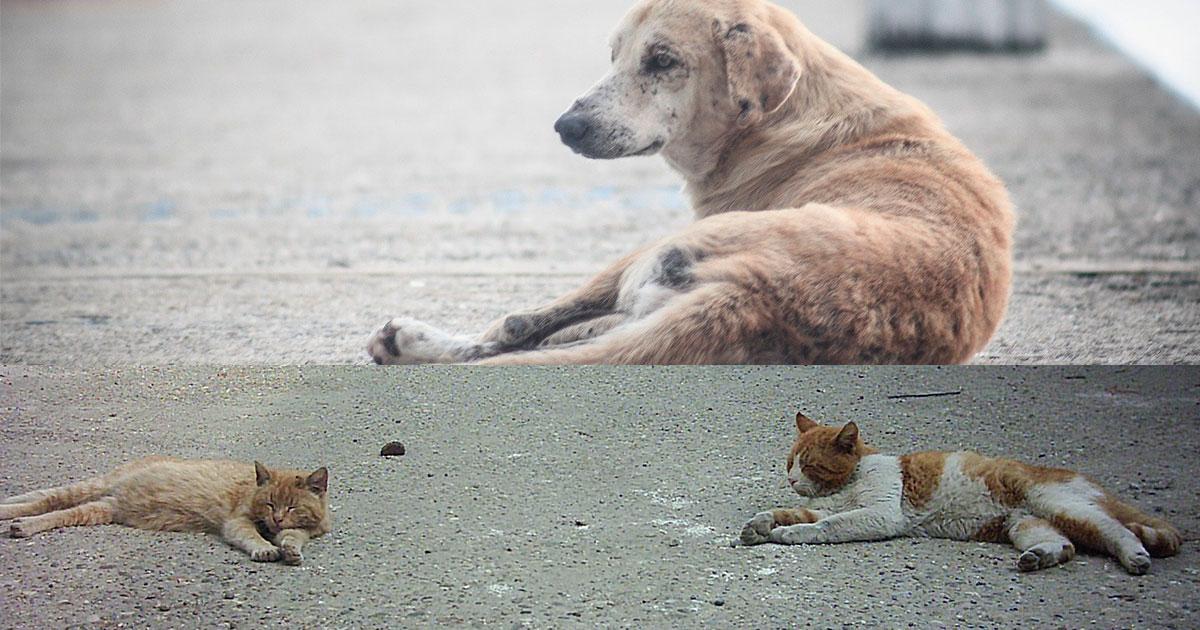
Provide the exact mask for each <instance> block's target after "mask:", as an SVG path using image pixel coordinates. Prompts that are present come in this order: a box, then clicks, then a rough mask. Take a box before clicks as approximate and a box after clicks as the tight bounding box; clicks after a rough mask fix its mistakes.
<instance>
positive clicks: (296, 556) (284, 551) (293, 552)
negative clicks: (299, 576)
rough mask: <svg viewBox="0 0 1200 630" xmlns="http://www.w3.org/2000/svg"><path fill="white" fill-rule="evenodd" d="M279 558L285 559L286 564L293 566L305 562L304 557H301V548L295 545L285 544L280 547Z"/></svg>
mask: <svg viewBox="0 0 1200 630" xmlns="http://www.w3.org/2000/svg"><path fill="white" fill-rule="evenodd" d="M279 556H280V558H282V559H283V563H284V564H290V565H292V566H296V565H299V564H300V563H301V562H303V561H304V557H303V556H301V555H300V547H299V546H297V545H296V544H294V543H283V544H282V545H280V547H279Z"/></svg>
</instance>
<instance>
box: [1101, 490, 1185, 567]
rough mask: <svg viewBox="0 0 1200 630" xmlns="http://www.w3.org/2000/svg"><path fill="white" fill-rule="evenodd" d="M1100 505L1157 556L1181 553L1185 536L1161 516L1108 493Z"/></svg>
mask: <svg viewBox="0 0 1200 630" xmlns="http://www.w3.org/2000/svg"><path fill="white" fill-rule="evenodd" d="M1100 507H1102V508H1103V509H1104V511H1105V512H1106V513H1108V515H1109V516H1111V517H1113V518H1114V519H1116V520H1117V521H1119V522H1120V523H1121V524H1122V525H1124V526H1125V528H1126V529H1128V530H1129V531H1131V532H1133V534H1134V535H1135V536H1137V537H1138V539H1139V540H1141V541H1142V545H1143V546H1145V547H1146V551H1148V552H1150V555H1151V556H1153V557H1155V558H1165V557H1167V556H1173V555H1175V554H1177V553H1179V546H1180V545H1182V544H1183V536H1182V535H1180V533H1179V530H1178V529H1175V527H1174V526H1172V525H1171V524H1170V523H1168V522H1166V521H1164V520H1163V519H1161V518H1155V517H1153V516H1149V515H1147V514H1143V513H1142V511H1141V510H1138V509H1137V508H1135V507H1133V506H1132V505H1128V504H1126V503H1123V502H1121V501H1120V500H1118V499H1117V498H1115V497H1113V496H1111V495H1106V496H1105V499H1104V500H1103V501H1101V503H1100Z"/></svg>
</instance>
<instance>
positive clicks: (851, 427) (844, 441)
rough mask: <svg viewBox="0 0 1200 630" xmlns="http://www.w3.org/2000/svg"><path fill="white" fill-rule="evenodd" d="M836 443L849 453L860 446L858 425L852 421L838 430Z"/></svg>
mask: <svg viewBox="0 0 1200 630" xmlns="http://www.w3.org/2000/svg"><path fill="white" fill-rule="evenodd" d="M834 444H837V447H838V448H840V449H842V450H843V451H846V452H847V453H850V452H852V451H854V449H855V447H857V446H858V425H857V424H854V423H853V422H851V423H849V424H847V425H846V426H844V427H842V430H841V431H838V434H837V438H835V439H834Z"/></svg>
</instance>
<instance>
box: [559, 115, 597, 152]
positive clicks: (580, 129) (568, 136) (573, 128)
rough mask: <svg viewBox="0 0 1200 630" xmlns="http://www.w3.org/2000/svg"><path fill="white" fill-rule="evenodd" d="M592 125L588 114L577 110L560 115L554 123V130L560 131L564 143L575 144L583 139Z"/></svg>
mask: <svg viewBox="0 0 1200 630" xmlns="http://www.w3.org/2000/svg"><path fill="white" fill-rule="evenodd" d="M591 128H592V125H591V123H590V122H588V119H587V116H584V115H582V114H577V113H575V112H567V113H565V114H563V115H562V116H559V118H558V120H557V121H555V123H554V130H555V131H557V132H558V136H559V137H560V138H562V141H563V143H564V144H566V145H568V146H574V145H576V144H578V143H579V141H580V140H583V138H584V137H585V136H587V135H588V132H589V131H591Z"/></svg>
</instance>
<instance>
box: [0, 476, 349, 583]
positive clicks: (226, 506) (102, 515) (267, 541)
mask: <svg viewBox="0 0 1200 630" xmlns="http://www.w3.org/2000/svg"><path fill="white" fill-rule="evenodd" d="M328 483H329V471H328V470H326V469H325V468H324V467H322V468H318V469H317V470H315V471H313V472H312V473H307V472H300V471H296V470H272V469H268V468H267V467H265V466H263V465H262V464H260V463H258V462H254V465H250V464H246V463H243V462H233V461H216V460H184V459H176V458H172V457H147V458H145V459H139V460H137V461H135V462H132V463H129V464H126V465H124V466H121V467H120V468H117V469H116V470H114V471H112V472H110V473H108V474H107V475H104V476H101V477H93V478H91V479H86V480H84V481H80V482H78V483H73V484H71V485H67V486H60V487H58V488H50V489H48V490H35V491H33V492H27V493H25V494H22V495H19V496H15V497H11V498H8V499H5V500H4V501H3V502H0V520H4V519H14V518H19V519H20V520H17V521H14V522H13V523H12V526H11V529H10V534H11V535H12V536H13V537H14V538H23V537H26V536H32V535H34V534H36V533H38V532H44V531H46V530H49V529H54V528H56V527H71V526H75V525H106V524H108V523H120V524H122V525H128V526H130V527H137V528H139V529H152V530H160V531H174V532H211V533H216V534H220V535H221V537H222V538H224V539H225V541H226V542H228V543H229V544H231V545H233V546H234V547H237V548H239V549H242V550H244V551H245V552H246V553H248V554H250V558H251V559H252V560H255V561H257V562H274V561H276V560H280V559H282V560H283V561H284V562H286V563H288V564H300V562H301V560H302V557H301V554H300V551H301V548H302V547H303V546H304V543H305V542H307V541H308V539H309V538H315V537H317V536H320V535H322V534H325V533H327V532H329V530H330V523H329V503H328V500H327V497H326V490H327V487H328Z"/></svg>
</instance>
